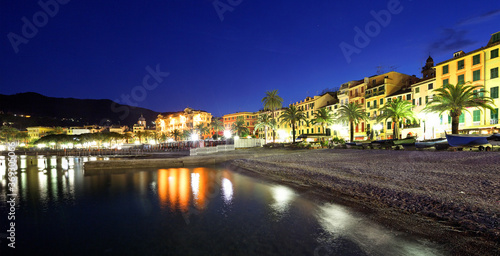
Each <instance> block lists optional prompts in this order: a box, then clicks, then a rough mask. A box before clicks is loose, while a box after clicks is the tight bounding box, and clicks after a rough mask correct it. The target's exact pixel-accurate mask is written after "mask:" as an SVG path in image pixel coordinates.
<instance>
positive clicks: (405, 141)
mask: <svg viewBox="0 0 500 256" xmlns="http://www.w3.org/2000/svg"><path fill="white" fill-rule="evenodd" d="M415 141H417V139H416V138H415V137H406V139H400V140H395V141H393V143H394V145H402V144H408V143H415Z"/></svg>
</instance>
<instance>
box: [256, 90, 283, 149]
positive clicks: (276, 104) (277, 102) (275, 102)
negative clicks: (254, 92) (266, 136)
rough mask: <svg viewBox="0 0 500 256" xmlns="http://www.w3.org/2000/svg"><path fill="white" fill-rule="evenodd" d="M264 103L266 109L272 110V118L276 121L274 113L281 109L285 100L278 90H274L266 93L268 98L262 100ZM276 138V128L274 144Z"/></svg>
mask: <svg viewBox="0 0 500 256" xmlns="http://www.w3.org/2000/svg"><path fill="white" fill-rule="evenodd" d="M261 101H262V103H264V109H266V110H271V113H272V118H273V119H276V116H275V115H274V111H276V110H277V109H279V108H281V106H282V103H283V99H282V98H281V97H280V96H278V90H272V91H267V92H266V97H264V98H262V100H261ZM275 138H276V128H274V129H273V143H274V141H275Z"/></svg>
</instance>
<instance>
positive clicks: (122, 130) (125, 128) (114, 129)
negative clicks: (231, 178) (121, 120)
mask: <svg viewBox="0 0 500 256" xmlns="http://www.w3.org/2000/svg"><path fill="white" fill-rule="evenodd" d="M128 130H129V128H128V126H126V125H112V126H110V127H109V132H116V133H119V134H125V132H127V131H128Z"/></svg>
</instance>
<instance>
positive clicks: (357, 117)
mask: <svg viewBox="0 0 500 256" xmlns="http://www.w3.org/2000/svg"><path fill="white" fill-rule="evenodd" d="M337 114H338V115H339V117H338V118H337V122H340V123H348V124H349V130H350V140H351V141H354V125H355V124H358V123H359V122H360V121H363V120H367V119H368V116H367V115H366V112H365V110H364V109H363V108H362V107H361V105H360V104H358V103H355V102H351V103H349V104H346V105H342V106H340V108H339V109H338V111H337Z"/></svg>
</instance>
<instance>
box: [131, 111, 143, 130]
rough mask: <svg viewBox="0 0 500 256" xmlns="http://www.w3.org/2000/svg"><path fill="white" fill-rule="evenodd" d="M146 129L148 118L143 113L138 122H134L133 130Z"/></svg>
mask: <svg viewBox="0 0 500 256" xmlns="http://www.w3.org/2000/svg"><path fill="white" fill-rule="evenodd" d="M145 129H146V118H144V117H143V116H142V115H141V117H139V120H138V121H137V123H136V124H134V127H133V128H132V131H133V132H134V133H136V132H144V130H145Z"/></svg>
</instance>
